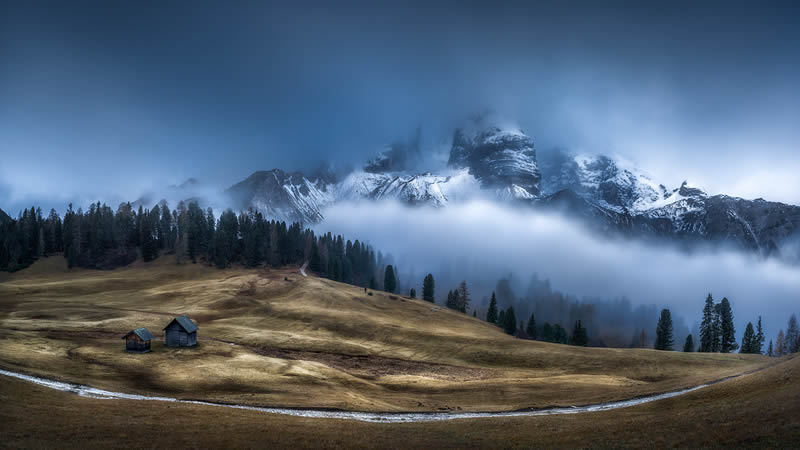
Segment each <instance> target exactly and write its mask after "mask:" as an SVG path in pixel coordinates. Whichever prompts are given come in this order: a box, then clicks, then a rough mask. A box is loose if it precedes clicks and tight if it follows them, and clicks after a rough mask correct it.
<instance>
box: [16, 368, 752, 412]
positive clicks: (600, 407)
mask: <svg viewBox="0 0 800 450" xmlns="http://www.w3.org/2000/svg"><path fill="white" fill-rule="evenodd" d="M759 370H760V369H759ZM748 373H752V372H746V373H743V374H740V375H734V376H730V377H726V378H722V379H720V380H716V381H712V382H709V383H706V384H701V385H699V386H694V387H691V388H687V389H682V390H679V391H672V392H666V393H663V394H656V395H648V396H645V397H639V398H633V399H629V400H620V401H616V402H608V403H598V404H594V405H585V406H572V407H558V408H544V409H526V410H517V411H501V412H417V413H414V412H405V413H391V412H385V413H381V412H375V413H372V412H358V411H340V410H325V409H312V408H270V407H261V406H248V405H238V404H227V403H214V402H206V401H200V400H180V399H176V398H171V397H157V396H147V395H137V394H125V393H122V392H113V391H106V390H103V389H97V388H93V387H91V386H85V385H80V384H72V383H64V382H61V381H54V380H48V379H46V378H40V377H34V376H30V375H25V374H21V373H17V372H11V371H7V370H2V369H0V374H1V375H5V376H7V377H12V378H17V379H20V380H24V381H28V382H31V383H34V384H37V385H39V386H44V387H48V388H50V389H55V390H57V391H63V392H72V393H74V394H78V395H80V396H81V397H88V398H96V399H106V400H107V399H122V400H143V401H159V402H173V403H188V404H192V405H205V406H216V407H221V408H233V409H245V410H250V411H260V412H264V413H270V414H283V415H287V416H295V417H308V418H316V419H341V420H357V421H361V422H378V423H412V422H437V421H443V420H454V419H480V418H490V417H522V416H553V415H561V414H579V413H588V412H598V411H609V410H612V409H619V408H627V407H630V406H636V405H641V404H644V403H650V402H655V401H658V400H663V399H667V398H672V397H677V396H679V395H683V394H687V393H689V392H693V391H696V390H698V389H702V388H704V387H707V386H710V385H712V384H716V383H720V382H722V381H725V380H729V379H732V378H736V377H740V376H742V375H747V374H748Z"/></svg>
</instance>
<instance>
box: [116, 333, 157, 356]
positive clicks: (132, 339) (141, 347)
mask: <svg viewBox="0 0 800 450" xmlns="http://www.w3.org/2000/svg"><path fill="white" fill-rule="evenodd" d="M122 339H125V351H128V352H132V353H147V352H149V351H150V341H151V340H153V335H152V334H150V331H148V330H147V328H137V329H135V330H131V331H130V332H128V334H126V335H125V336H122Z"/></svg>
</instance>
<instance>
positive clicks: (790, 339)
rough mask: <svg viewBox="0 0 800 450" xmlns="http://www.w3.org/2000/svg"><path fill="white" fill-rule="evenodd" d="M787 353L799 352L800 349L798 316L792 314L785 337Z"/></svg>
mask: <svg viewBox="0 0 800 450" xmlns="http://www.w3.org/2000/svg"><path fill="white" fill-rule="evenodd" d="M784 342H785V344H784V345H785V346H786V353H787V354H789V353H797V352H798V351H800V329H799V328H798V326H797V316H795V315H794V314H792V316H791V317H789V324H788V326H787V327H786V337H785V340H784Z"/></svg>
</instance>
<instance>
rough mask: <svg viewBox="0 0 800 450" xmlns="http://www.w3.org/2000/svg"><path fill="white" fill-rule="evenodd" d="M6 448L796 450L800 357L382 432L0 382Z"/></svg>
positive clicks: (0, 435)
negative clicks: (603, 403) (614, 399)
mask: <svg viewBox="0 0 800 450" xmlns="http://www.w3.org/2000/svg"><path fill="white" fill-rule="evenodd" d="M0 404H2V405H3V407H2V408H0V424H2V425H0V447H9V448H36V447H47V448H52V447H62V446H65V445H67V446H70V447H80V448H109V447H113V448H120V447H135V448H142V447H148V448H153V447H157V448H186V447H193V448H196V447H204V448H254V447H260V448H264V447H268V448H394V447H405V448H531V447H544V448H553V447H569V448H576V447H614V448H620V447H625V448H663V447H690V448H697V447H735V448H743V447H753V448H765V447H774V448H791V447H795V446H796V445H797V442H800V421H798V419H797V418H798V417H800V357H795V358H793V359H789V358H787V357H784V358H783V359H782V360H781V361H780V362H779V363H778V364H776V365H775V366H772V367H769V368H766V369H764V370H762V371H759V372H757V373H754V374H750V375H745V376H742V377H739V378H736V379H733V380H729V381H726V382H723V383H719V384H715V385H713V386H710V387H707V388H704V389H701V390H698V391H694V392H691V393H689V394H686V395H682V396H680V397H674V398H671V399H667V400H660V401H658V402H653V403H647V404H644V405H639V406H635V407H631V408H625V409H618V410H613V411H606V412H597V413H584V414H575V415H565V416H540V417H514V418H496V419H466V420H456V421H448V422H428V423H411V424H383V423H364V422H347V421H342V420H333V419H309V418H301V417H289V416H281V415H274V414H264V413H260V412H255V411H246V410H235V409H228V408H218V407H213V406H201V405H191V404H168V403H160V402H141V401H135V400H96V399H87V398H82V397H78V396H76V395H73V394H70V393H65V392H57V391H53V390H50V389H47V388H45V387H41V386H36V385H33V384H31V383H27V382H24V381H20V380H16V379H3V382H2V383H0Z"/></svg>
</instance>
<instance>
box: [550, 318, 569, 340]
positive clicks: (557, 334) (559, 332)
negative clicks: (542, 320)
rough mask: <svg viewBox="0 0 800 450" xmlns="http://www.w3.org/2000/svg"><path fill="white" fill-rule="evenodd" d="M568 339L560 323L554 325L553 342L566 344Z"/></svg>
mask: <svg viewBox="0 0 800 450" xmlns="http://www.w3.org/2000/svg"><path fill="white" fill-rule="evenodd" d="M568 339H569V338H568V336H567V330H565V329H564V327H562V326H561V324H560V323H557V324H555V326H554V327H553V342H556V343H559V344H566V343H567V341H568Z"/></svg>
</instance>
